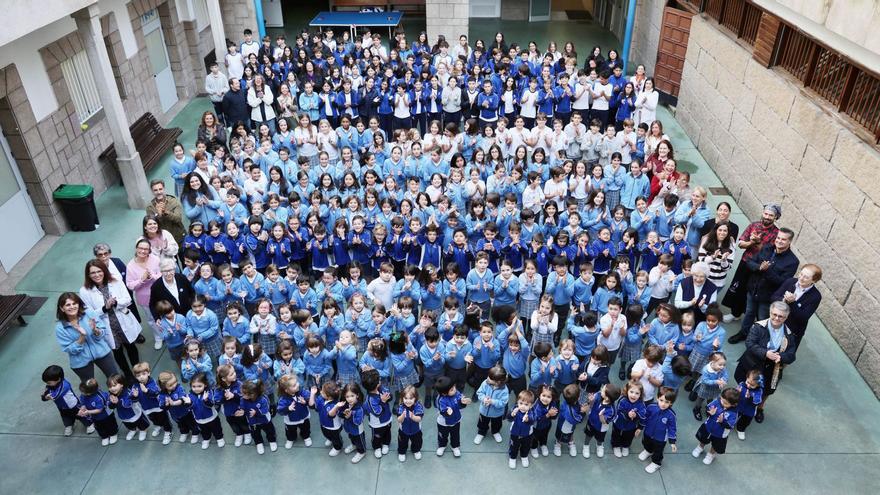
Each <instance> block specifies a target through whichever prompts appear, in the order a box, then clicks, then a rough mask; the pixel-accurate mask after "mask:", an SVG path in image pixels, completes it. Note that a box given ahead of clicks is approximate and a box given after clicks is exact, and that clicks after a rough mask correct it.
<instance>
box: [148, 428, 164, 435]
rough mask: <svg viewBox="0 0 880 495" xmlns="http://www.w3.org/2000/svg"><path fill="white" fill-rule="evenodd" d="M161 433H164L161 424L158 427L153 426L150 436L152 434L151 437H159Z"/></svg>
mask: <svg viewBox="0 0 880 495" xmlns="http://www.w3.org/2000/svg"><path fill="white" fill-rule="evenodd" d="M159 433H162V427H161V426H157V427H155V428H153V431H151V432H150V436H151V437H158V436H159Z"/></svg>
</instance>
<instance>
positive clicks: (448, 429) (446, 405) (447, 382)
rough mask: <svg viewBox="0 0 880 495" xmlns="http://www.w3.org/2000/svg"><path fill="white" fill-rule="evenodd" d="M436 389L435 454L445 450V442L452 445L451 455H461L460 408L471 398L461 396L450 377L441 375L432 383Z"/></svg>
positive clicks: (442, 452) (439, 455) (441, 454)
mask: <svg viewBox="0 0 880 495" xmlns="http://www.w3.org/2000/svg"><path fill="white" fill-rule="evenodd" d="M434 389H435V390H436V391H437V456H438V457H442V456H443V454H444V453H445V452H446V444H447V443H449V444H450V446H451V447H452V455H453V456H455V457H461V449H460V447H461V409H462V408H464V407H467V405H468V404H470V403H471V400H470V399H468V398H467V397H462V395H461V392H459V391H458V390H457V389H456V387H455V384H454V383H453V382H452V380H451V379H449V378H448V377H445V376H441V377H440V378H438V379H437V382H436V383H434Z"/></svg>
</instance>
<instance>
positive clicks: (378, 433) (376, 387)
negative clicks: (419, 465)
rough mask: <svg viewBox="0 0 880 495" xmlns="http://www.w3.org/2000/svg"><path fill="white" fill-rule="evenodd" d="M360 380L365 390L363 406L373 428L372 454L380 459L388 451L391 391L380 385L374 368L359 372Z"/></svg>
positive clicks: (389, 443)
mask: <svg viewBox="0 0 880 495" xmlns="http://www.w3.org/2000/svg"><path fill="white" fill-rule="evenodd" d="M361 382H362V383H363V384H364V389H365V390H366V391H367V398H366V401H365V402H364V408H365V409H366V410H367V413H368V414H369V418H368V421H369V423H370V429H372V430H373V435H372V437H371V439H370V444H371V446H372V447H373V455H375V456H376V459H381V458H382V456H383V455H385V454H387V453H388V448H389V446H390V445H391V406H390V405H389V404H388V402H389V401H390V400H391V392H390V391H389V390H388V389H387V388H386V387H383V386H382V380H381V377H380V376H379V372H378V371H376V370H374V369H373V370H367V371H364V372H363V373H362V374H361Z"/></svg>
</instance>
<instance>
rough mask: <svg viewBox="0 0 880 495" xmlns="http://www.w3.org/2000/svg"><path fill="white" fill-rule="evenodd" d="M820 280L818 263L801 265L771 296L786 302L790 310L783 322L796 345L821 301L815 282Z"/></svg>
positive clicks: (799, 343) (775, 299) (802, 336)
mask: <svg viewBox="0 0 880 495" xmlns="http://www.w3.org/2000/svg"><path fill="white" fill-rule="evenodd" d="M820 280H822V269H821V268H819V265H814V264H812V263H808V264H806V265H804V266H803V267H801V272H800V273H799V274H798V276H797V277H795V278H790V279H788V280H786V281H785V282H782V285H780V286H779V288H778V289H776V292H774V293H773V297H772V298H771V299H772V300H773V301H782V302H784V303H785V304H788V309H789V310H791V312H790V313H789V315H788V320H786V321H785V324H786V325H787V326H788V328H789V330H791V333H792V334H793V335H794V337H795V338H796V339H797V343H798V346H800V345H801V339H803V338H804V334H805V333H806V332H807V324H808V323H809V322H810V318H812V316H813V314H814V313H815V312H816V310H817V309H818V308H819V303H821V302H822V293H821V292H819V289H817V288H816V282H818V281H820Z"/></svg>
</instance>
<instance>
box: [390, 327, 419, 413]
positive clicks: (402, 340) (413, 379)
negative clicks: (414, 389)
mask: <svg viewBox="0 0 880 495" xmlns="http://www.w3.org/2000/svg"><path fill="white" fill-rule="evenodd" d="M388 351H389V354H390V357H391V367H392V371H391V373H392V375H391V389H392V390H393V391H394V393H395V400H394V403H395V408H396V406H397V404H399V403H400V393H401V392H403V389H405V388H406V387H408V386H410V385H412V386H416V385H417V384H418V383H419V373H418V371H416V366H415V359H416V355H417V354H416V350H415V349H414V348H413V346H412V345H411V344H410V343H409V338H408V337H407V336H406V334H405V333H403V332H394V333H392V334H391V338H390V339H389V342H388Z"/></svg>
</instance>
